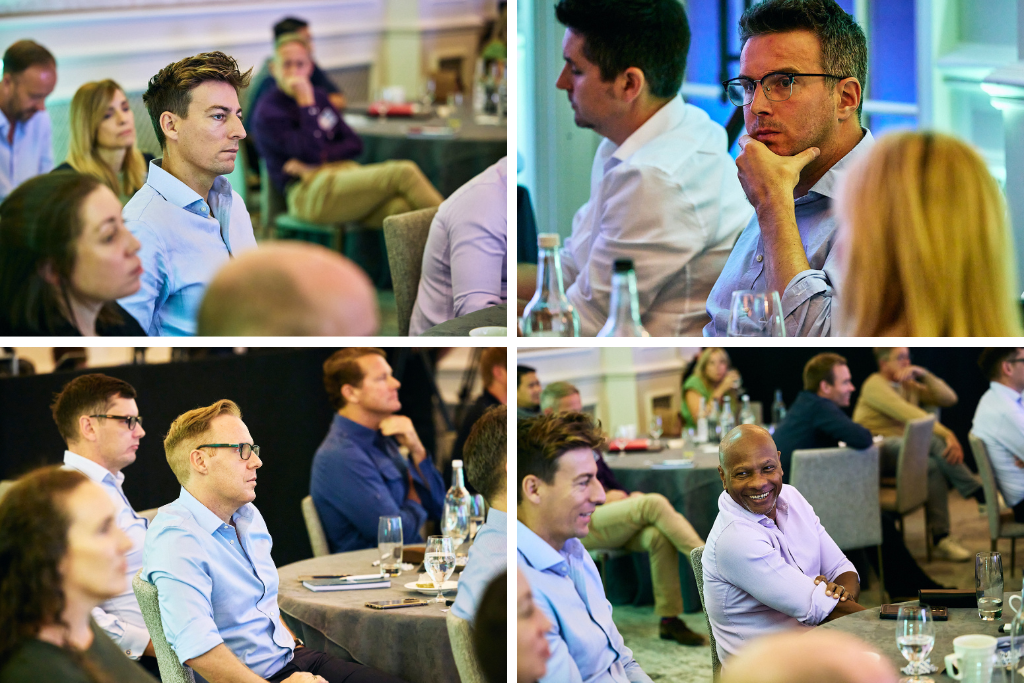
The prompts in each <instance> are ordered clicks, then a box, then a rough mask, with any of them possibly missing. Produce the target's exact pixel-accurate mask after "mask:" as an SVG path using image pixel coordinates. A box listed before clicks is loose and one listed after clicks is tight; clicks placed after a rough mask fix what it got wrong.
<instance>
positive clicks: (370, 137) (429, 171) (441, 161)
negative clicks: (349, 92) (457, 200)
mask: <svg viewBox="0 0 1024 683" xmlns="http://www.w3.org/2000/svg"><path fill="white" fill-rule="evenodd" d="M359 109H360V107H358V106H353V107H349V109H348V111H349V112H355V111H357V110H359ZM363 109H365V108H363ZM456 118H458V119H459V120H460V121H461V122H462V125H461V127H460V128H459V130H458V132H454V133H452V134H449V135H430V134H426V133H417V132H416V129H417V128H421V127H422V128H426V129H428V130H430V129H432V128H433V129H437V128H442V127H444V126H445V125H446V121H445V120H444V119H441V118H438V117H415V118H410V117H391V118H387V119H384V120H383V121H382V120H380V119H378V118H377V117H371V116H367V117H366V119H365V120H364V119H360V120H357V121H356V122H355V123H356V125H354V126H352V128H353V130H355V131H356V132H357V133H358V134H359V136H360V137H361V138H362V139H363V153H362V155H361V156H360V157H359V159H357V161H358V162H359V163H361V164H373V163H377V162H381V161H389V160H392V159H409V160H411V161H415V162H416V165H417V166H419V167H420V169H421V170H422V171H423V174H424V175H426V176H427V178H428V179H429V180H430V182H431V183H433V184H434V187H436V188H437V190H438V192H440V193H441V194H442V195H444V196H445V197H450V196H451V194H452V193H453V192H455V190H457V189H459V188H460V187H462V186H463V185H465V184H466V183H467V182H469V180H470V179H472V178H473V176H475V175H478V174H480V173H482V172H483V171H484V170H486V169H487V167H488V166H490V165H492V164H494V163H496V162H497V161H498V159H501V158H502V157H503V156H505V155H506V154H507V153H508V151H507V148H508V142H507V141H508V128H507V125H506V123H505V122H504V121H502V122H501V123H500V124H499V125H488V124H479V123H476V122H475V121H474V119H473V115H472V113H471V112H470V111H469V109H468V108H464V109H463V110H462V111H460V112H459V115H458V116H457V117H456Z"/></svg>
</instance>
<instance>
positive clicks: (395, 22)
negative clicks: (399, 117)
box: [370, 0, 423, 99]
mask: <svg viewBox="0 0 1024 683" xmlns="http://www.w3.org/2000/svg"><path fill="white" fill-rule="evenodd" d="M419 23H420V3H419V0H386V6H385V15H384V26H385V29H384V36H383V40H382V41H381V48H380V49H381V54H380V62H379V65H378V67H377V70H376V74H375V76H374V78H373V83H374V86H375V89H376V90H379V89H380V88H382V87H388V86H392V85H400V86H402V87H404V88H405V96H406V98H407V99H415V98H416V97H417V95H419V91H420V76H421V74H422V71H423V69H422V66H421V64H420V62H421V58H422V50H421V46H420V26H419ZM376 96H377V92H371V93H370V98H371V99H372V98H374V97H376Z"/></svg>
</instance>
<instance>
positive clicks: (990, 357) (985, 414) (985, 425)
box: [971, 348, 1024, 522]
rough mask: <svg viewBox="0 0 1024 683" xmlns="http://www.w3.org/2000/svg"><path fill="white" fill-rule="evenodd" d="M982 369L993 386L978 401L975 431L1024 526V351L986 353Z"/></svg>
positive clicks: (996, 350) (981, 361) (1009, 503)
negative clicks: (1023, 399)
mask: <svg viewBox="0 0 1024 683" xmlns="http://www.w3.org/2000/svg"><path fill="white" fill-rule="evenodd" d="M978 366H979V367H980V368H981V371H982V372H983V373H984V374H985V376H986V377H987V378H988V379H989V381H990V384H989V389H988V391H986V392H985V394H984V395H983V396H982V397H981V400H980V401H978V407H977V409H976V410H975V411H974V424H973V426H972V429H971V431H973V432H974V435H975V436H977V437H978V438H979V439H981V440H982V442H983V443H984V444H985V449H986V450H987V451H988V458H989V460H991V461H992V471H993V472H994V474H995V476H996V484H997V485H998V486H999V490H1000V492H1002V494H1003V499H1005V500H1006V504H1007V505H1009V506H1010V507H1011V508H1013V518H1014V519H1015V520H1016V521H1018V522H1024V405H1022V399H1021V392H1022V391H1024V349H1020V348H1016V349H1013V348H1010V349H985V350H984V351H982V353H981V357H980V358H979V359H978Z"/></svg>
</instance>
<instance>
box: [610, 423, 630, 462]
mask: <svg viewBox="0 0 1024 683" xmlns="http://www.w3.org/2000/svg"><path fill="white" fill-rule="evenodd" d="M628 443H629V427H627V426H626V425H622V426H621V427H619V428H618V429H617V430H615V438H614V439H613V440H612V448H614V449H615V450H617V451H618V452H619V455H625V451H626V444H628Z"/></svg>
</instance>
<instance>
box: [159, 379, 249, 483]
mask: <svg viewBox="0 0 1024 683" xmlns="http://www.w3.org/2000/svg"><path fill="white" fill-rule="evenodd" d="M221 415H234V416H235V417H237V418H238V419H239V420H241V419H242V409H241V408H239V407H238V404H237V403H235V402H234V401H231V400H228V399H226V398H222V399H221V400H219V401H217V402H216V403H214V404H213V405H210V406H206V407H205V408H196V409H195V410H190V411H188V412H187V413H182V414H181V415H179V416H178V417H177V418H175V420H174V422H172V423H171V426H170V428H169V429H168V430H167V436H166V437H164V453H165V454H166V455H167V464H168V465H170V466H171V471H172V472H174V476H175V477H176V478H177V479H178V483H179V484H181V485H182V486H184V485H185V484H186V483H188V478H189V476H190V475H191V473H192V467H191V465H190V464H189V454H190V453H192V451H193V450H195V448H196V446H198V445H199V444H201V443H202V442H203V439H204V438H205V437H206V432H208V431H209V430H210V423H211V422H213V420H214V419H215V418H218V417H220V416H221Z"/></svg>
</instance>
